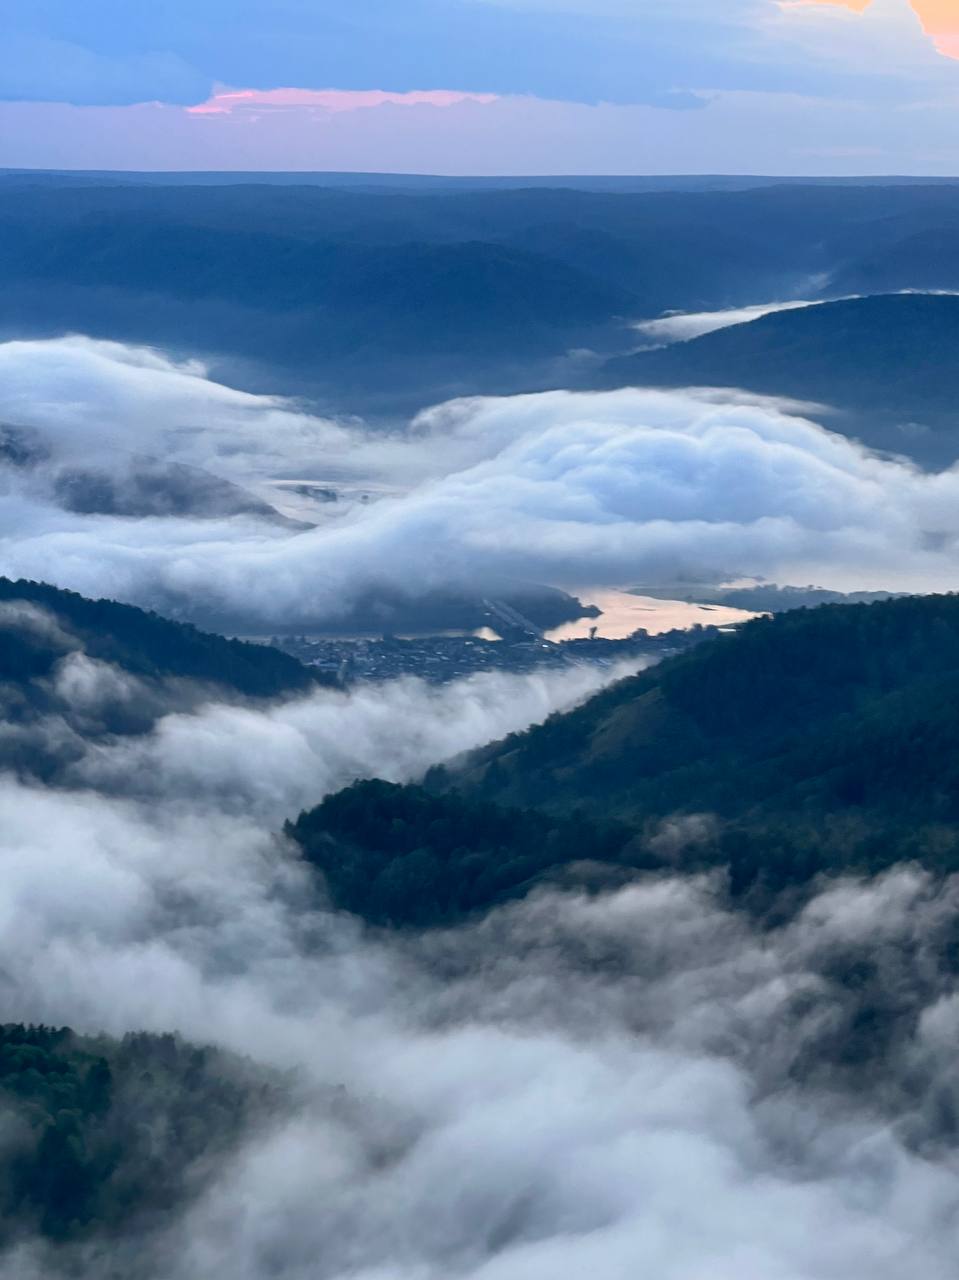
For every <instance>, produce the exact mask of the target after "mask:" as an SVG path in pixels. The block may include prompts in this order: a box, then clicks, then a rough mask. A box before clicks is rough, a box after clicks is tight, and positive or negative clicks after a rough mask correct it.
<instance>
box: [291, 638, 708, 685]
mask: <svg viewBox="0 0 959 1280" xmlns="http://www.w3.org/2000/svg"><path fill="white" fill-rule="evenodd" d="M731 629H732V628H730V627H702V626H696V627H691V628H688V629H685V630H676V631H667V632H663V633H662V634H660V635H650V634H649V633H648V632H646V631H643V630H639V631H635V632H634V633H633V634H632V635H631V636H628V637H627V638H625V639H621V640H610V639H604V638H603V637H601V636H597V635H593V636H591V637H589V638H585V639H579V640H565V641H561V642H555V641H550V640H546V639H545V638H543V637H542V636H541V635H534V634H531V633H529V632H528V631H521V630H517V631H515V632H510V633H509V634H508V635H506V636H504V637H503V638H502V639H489V638H486V637H484V636H477V635H446V636H443V635H436V636H424V637H416V638H409V639H401V638H398V637H394V636H382V637H379V638H367V639H355V638H343V637H333V636H285V637H280V636H274V637H273V638H272V640H271V643H272V644H273V645H274V646H275V647H276V648H278V649H282V650H283V651H284V652H285V653H289V654H291V655H292V656H293V657H295V658H298V659H299V660H300V661H301V662H303V663H305V664H306V665H307V666H310V667H313V668H314V669H316V670H317V673H318V674H322V675H323V676H325V677H326V679H327V680H328V681H329V682H330V683H334V684H337V685H339V686H340V687H342V688H349V687H351V686H352V685H355V684H357V683H359V682H361V681H385V680H396V679H399V678H400V677H403V676H413V677H417V678H419V679H421V680H426V681H428V682H430V683H431V684H446V683H448V682H449V681H451V680H459V679H462V678H463V677H465V676H471V675H476V674H478V673H479V672H483V671H508V672H511V673H513V674H523V673H526V672H531V671H537V670H550V669H553V670H555V669H559V668H562V667H568V666H571V665H572V666H576V665H581V664H590V665H595V666H600V667H611V666H614V665H615V664H617V663H621V662H627V661H629V660H631V659H640V658H652V659H659V658H667V657H671V656H672V655H674V654H677V653H681V652H682V651H683V650H684V649H689V648H692V647H693V646H694V645H696V644H699V643H701V642H702V641H703V640H707V639H710V638H711V637H713V636H715V635H718V634H720V633H721V632H723V631H729V630H731Z"/></svg>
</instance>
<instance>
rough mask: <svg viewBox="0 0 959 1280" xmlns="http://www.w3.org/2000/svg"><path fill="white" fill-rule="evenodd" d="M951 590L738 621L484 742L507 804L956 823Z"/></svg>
mask: <svg viewBox="0 0 959 1280" xmlns="http://www.w3.org/2000/svg"><path fill="white" fill-rule="evenodd" d="M957 708H959V596H956V595H946V596H925V597H917V596H908V597H903V598H900V599H895V600H886V601H881V602H879V603H876V604H869V605H824V606H822V607H821V608H818V609H799V610H795V611H792V612H789V613H784V614H779V615H777V616H775V617H772V618H761V619H757V620H755V621H753V622H750V623H748V624H747V625H746V626H745V627H743V628H741V629H740V630H739V631H737V632H736V633H734V634H732V635H728V636H721V637H720V638H718V639H717V640H715V641H712V642H709V643H707V644H704V645H702V646H700V647H699V648H697V649H696V650H694V651H693V652H691V653H689V654H685V655H681V656H680V657H677V658H674V659H672V660H670V661H668V662H665V663H663V664H662V665H660V666H658V667H654V668H653V669H651V670H650V671H648V672H645V673H643V674H641V675H639V676H637V677H635V678H634V679H632V680H628V681H626V682H624V683H622V684H619V685H616V686H614V687H613V688H612V689H610V690H607V691H606V692H604V693H602V694H600V695H599V696H598V697H596V698H594V699H592V700H591V701H590V702H588V703H586V705H585V706H583V707H580V708H579V709H578V710H576V711H573V712H571V713H569V714H567V715H561V716H554V717H552V718H551V719H550V720H548V721H547V722H546V723H545V724H544V725H542V726H540V727H537V728H534V729H532V730H530V731H529V732H528V733H525V734H522V735H515V736H513V737H511V738H509V739H507V740H506V741H505V742H503V743H500V744H497V745H495V746H493V747H490V748H487V749H486V750H485V752H483V753H481V754H480V756H479V757H478V758H477V759H476V760H475V761H474V762H473V764H472V766H471V770H470V772H469V773H468V774H467V777H468V778H469V779H470V780H471V782H472V784H473V785H481V784H482V785H484V786H485V788H486V790H487V793H489V794H495V795H497V796H499V797H502V798H506V799H508V800H510V801H511V802H514V803H515V802H522V803H527V804H530V803H532V804H544V805H546V806H549V807H557V808H560V809H563V808H568V807H569V806H570V805H576V806H580V807H583V808H586V809H590V810H595V811H604V812H608V811H609V810H614V811H616V812H617V813H620V814H624V815H625V814H631V815H636V814H641V813H650V812H652V813H664V812H669V811H672V810H674V809H683V810H694V809H698V810H702V809H709V810H713V811H717V812H720V813H723V814H726V815H730V816H732V815H737V814H742V813H743V812H745V811H747V810H748V809H750V808H751V807H754V806H758V807H760V808H763V809H765V810H768V811H783V810H789V811H792V812H795V813H802V812H803V811H808V812H822V811H825V810H830V811H833V810H848V809H850V808H874V809H876V810H882V811H884V812H886V813H890V814H898V815H903V814H905V813H909V814H911V815H914V816H916V817H920V818H922V817H930V818H931V817H935V818H941V819H943V820H945V821H949V822H953V821H957V820H959V717H957V714H956V712H957Z"/></svg>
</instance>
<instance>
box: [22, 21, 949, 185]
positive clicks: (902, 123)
mask: <svg viewBox="0 0 959 1280" xmlns="http://www.w3.org/2000/svg"><path fill="white" fill-rule="evenodd" d="M4 24H5V32H4V40H3V46H2V49H0V166H6V167H26V168H33V167H38V168H44V167H48V168H117V169H274V170H352V171H394V172H395V171H404V172H433V173H451V174H452V173H475V174H490V173H530V174H533V173H536V174H541V173H570V174H571V173H586V174H588V173H676V172H727V173H750V172H765V173H800V174H801V173H823V174H845V173H848V174H862V173H890V172H896V173H925V174H946V173H954V172H956V171H957V170H959V137H957V135H956V130H955V125H954V122H955V118H956V111H957V108H959V0H403V3H397V2H396V0H165V2H164V3H157V4H150V5H131V4H129V3H128V2H127V0H88V2H87V3H85V4H83V5H78V4H76V3H75V0H7V3H6V4H5V6H4Z"/></svg>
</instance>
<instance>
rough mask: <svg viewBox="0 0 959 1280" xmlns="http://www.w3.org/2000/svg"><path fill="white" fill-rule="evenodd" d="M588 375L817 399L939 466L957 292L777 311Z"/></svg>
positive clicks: (604, 380)
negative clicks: (727, 388) (726, 387)
mask: <svg viewBox="0 0 959 1280" xmlns="http://www.w3.org/2000/svg"><path fill="white" fill-rule="evenodd" d="M957 246H959V239H957ZM957 254H959V247H957ZM598 382H599V383H600V384H601V385H603V386H625V385H634V386H653V385H655V386H682V387H687V386H690V385H701V386H737V387H744V388H746V389H747V390H749V391H757V392H761V393H763V394H768V395H777V396H788V397H792V398H795V399H797V400H806V401H814V402H820V403H823V404H827V405H831V406H835V407H837V408H838V409H840V410H842V414H841V415H833V416H832V417H831V418H830V419H829V421H828V425H829V427H830V428H831V429H833V430H838V431H842V432H844V433H846V434H848V435H855V436H857V437H858V438H860V439H861V440H863V441H864V443H866V444H868V445H870V446H872V447H875V448H879V449H887V450H891V451H893V452H897V453H904V454H908V455H910V456H912V457H914V458H916V459H917V461H920V462H923V463H927V464H930V465H934V466H939V465H949V464H951V463H952V462H954V461H955V460H956V458H957V457H959V435H957V432H956V427H955V404H956V395H957V390H959V298H957V297H951V296H933V295H920V294H890V295H882V296H877V297H868V298H852V299H847V300H844V301H839V302H828V303H823V304H821V305H817V306H810V307H804V308H800V309H798V310H793V311H780V312H776V313H773V314H771V315H767V316H763V317H762V318H761V319H759V320H753V321H750V322H749V323H746V324H737V325H732V326H730V327H729V328H727V329H721V330H719V331H717V332H715V333H708V334H705V335H704V336H703V337H700V338H694V339H692V340H690V341H688V342H677V343H675V344H674V345H673V346H669V347H664V348H661V349H659V350H655V351H643V352H639V353H637V354H636V355H632V356H625V357H621V358H617V359H615V360H612V361H610V362H609V363H608V364H607V365H606V366H605V368H604V369H603V371H602V373H601V374H600V376H599V378H598Z"/></svg>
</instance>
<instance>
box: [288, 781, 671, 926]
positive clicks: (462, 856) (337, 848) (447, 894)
mask: <svg viewBox="0 0 959 1280" xmlns="http://www.w3.org/2000/svg"><path fill="white" fill-rule="evenodd" d="M432 776H433V781H434V782H436V781H439V780H440V779H441V776H442V774H441V771H434V772H433V775H432ZM286 832H287V835H289V836H291V837H292V838H293V839H294V840H296V841H297V842H298V843H299V845H300V846H301V848H302V850H303V853H304V856H305V857H306V859H307V861H308V862H310V863H311V864H312V865H313V866H314V867H316V868H317V870H318V871H319V872H320V873H321V874H322V876H323V878H324V881H325V883H326V885H327V886H328V888H329V891H330V895H331V897H332V900H333V901H334V902H335V904H336V905H337V906H338V907H341V908H343V909H345V910H347V911H352V912H355V913H356V914H357V915H360V916H362V917H363V918H364V919H366V920H369V921H371V922H373V923H375V924H381V925H391V926H397V927H404V926H423V925H434V924H438V923H448V922H454V921H455V920H457V919H459V918H461V917H462V916H464V915H468V914H469V913H471V912H473V911H477V910H483V909H486V908H489V907H491V906H494V905H495V904H496V903H498V902H503V901H506V900H508V899H509V898H512V897H516V896H518V895H521V894H522V893H524V892H525V891H526V890H528V889H529V888H530V887H531V886H532V885H533V884H535V883H538V882H539V881H541V880H542V878H543V876H544V875H546V874H547V873H549V872H555V871H557V870H558V869H559V868H563V867H568V866H570V865H571V864H572V865H575V864H577V863H580V862H581V861H582V860H583V859H584V857H589V858H591V859H592V860H593V861H594V862H600V863H603V862H605V863H611V862H614V861H617V860H618V859H619V858H620V856H621V854H622V852H623V850H624V848H625V846H626V845H627V844H628V842H629V838H630V832H629V830H628V828H626V827H623V826H621V825H620V824H617V823H607V824H601V823H597V822H596V821H591V820H589V819H586V818H578V817H576V816H573V817H568V818H559V817H555V816H550V815H547V814H544V813H538V812H536V811H534V810H520V809H504V808H501V807H499V806H498V805H495V804H492V803H490V802H489V801H488V800H486V799H484V798H483V797H477V798H470V799H465V798H462V797H460V796H458V795H434V794H432V793H431V792H430V791H429V790H427V789H426V788H424V787H417V786H405V787H404V786H398V785H395V784H391V783H387V782H380V781H375V780H374V781H372V782H358V783H355V784H354V785H353V786H352V787H349V788H347V789H346V790H345V791H341V792H338V793H337V794H336V795H333V796H329V797H327V799H326V800H324V802H323V803H322V804H321V805H320V806H319V807H318V808H316V809H313V810H312V811H311V812H309V813H304V814H301V815H300V817H299V818H298V819H297V821H296V822H295V823H287V827H286ZM586 851H588V852H586ZM647 862H648V865H656V863H655V861H654V860H649V859H647Z"/></svg>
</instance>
